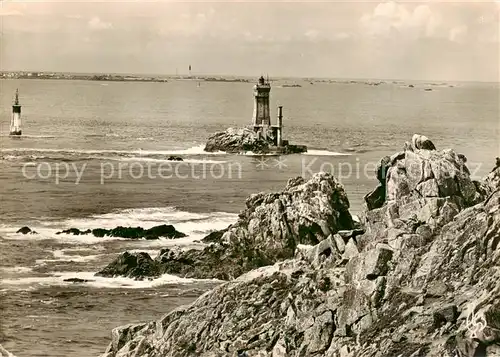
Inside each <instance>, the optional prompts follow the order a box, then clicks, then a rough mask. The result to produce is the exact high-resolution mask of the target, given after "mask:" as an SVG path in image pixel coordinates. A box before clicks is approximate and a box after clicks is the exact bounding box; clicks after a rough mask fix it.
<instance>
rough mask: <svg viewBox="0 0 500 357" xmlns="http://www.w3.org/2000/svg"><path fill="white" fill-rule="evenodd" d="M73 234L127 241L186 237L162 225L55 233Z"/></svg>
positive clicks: (75, 229)
mask: <svg viewBox="0 0 500 357" xmlns="http://www.w3.org/2000/svg"><path fill="white" fill-rule="evenodd" d="M61 233H64V234H73V235H86V234H92V235H94V236H96V237H118V238H129V239H139V238H145V239H159V238H160V237H164V238H171V239H174V238H183V237H186V235H185V234H184V233H182V232H179V231H177V230H176V229H175V228H174V226H172V225H170V224H168V225H167V224H162V225H160V226H154V227H152V228H149V229H144V228H142V227H122V226H119V227H116V228H113V229H104V228H96V229H92V230H90V229H87V230H85V231H81V230H80V229H78V228H69V229H66V230H63V231H61V232H57V233H56V234H61Z"/></svg>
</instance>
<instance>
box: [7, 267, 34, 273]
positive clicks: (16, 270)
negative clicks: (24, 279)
mask: <svg viewBox="0 0 500 357" xmlns="http://www.w3.org/2000/svg"><path fill="white" fill-rule="evenodd" d="M0 271H3V272H5V273H15V274H26V273H29V272H32V271H33V269H32V268H29V267H0Z"/></svg>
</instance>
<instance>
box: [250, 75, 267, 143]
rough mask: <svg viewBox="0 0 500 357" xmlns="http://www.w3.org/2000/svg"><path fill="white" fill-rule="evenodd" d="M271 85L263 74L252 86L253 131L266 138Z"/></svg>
mask: <svg viewBox="0 0 500 357" xmlns="http://www.w3.org/2000/svg"><path fill="white" fill-rule="evenodd" d="M270 92H271V85H270V84H269V81H266V80H265V79H264V77H263V76H261V77H260V78H259V82H258V83H257V84H256V85H255V86H254V87H253V95H254V107H253V118H252V125H253V129H254V131H255V132H256V133H257V134H258V135H259V136H261V137H263V138H267V136H268V130H269V127H270V126H271V113H270V110H269V93H270Z"/></svg>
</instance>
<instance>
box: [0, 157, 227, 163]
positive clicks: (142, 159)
mask: <svg viewBox="0 0 500 357" xmlns="http://www.w3.org/2000/svg"><path fill="white" fill-rule="evenodd" d="M0 160H1V161H22V162H28V163H33V162H37V161H44V162H77V161H92V160H95V161H120V162H151V163H158V164H160V163H171V164H182V165H184V164H186V163H187V164H225V163H227V161H224V160H210V159H189V158H188V159H183V160H182V161H176V160H168V159H167V158H163V159H158V158H153V157H141V156H131V157H125V156H116V157H113V156H79V157H78V156H75V157H72V158H71V157H67V156H46V155H3V156H0Z"/></svg>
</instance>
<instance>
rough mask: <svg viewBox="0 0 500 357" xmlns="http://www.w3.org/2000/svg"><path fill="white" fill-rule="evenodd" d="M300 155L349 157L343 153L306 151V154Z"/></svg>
mask: <svg viewBox="0 0 500 357" xmlns="http://www.w3.org/2000/svg"><path fill="white" fill-rule="evenodd" d="M301 155H308V156H350V155H351V154H348V153H344V152H335V151H328V150H307V152H304V153H302V154H301Z"/></svg>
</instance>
